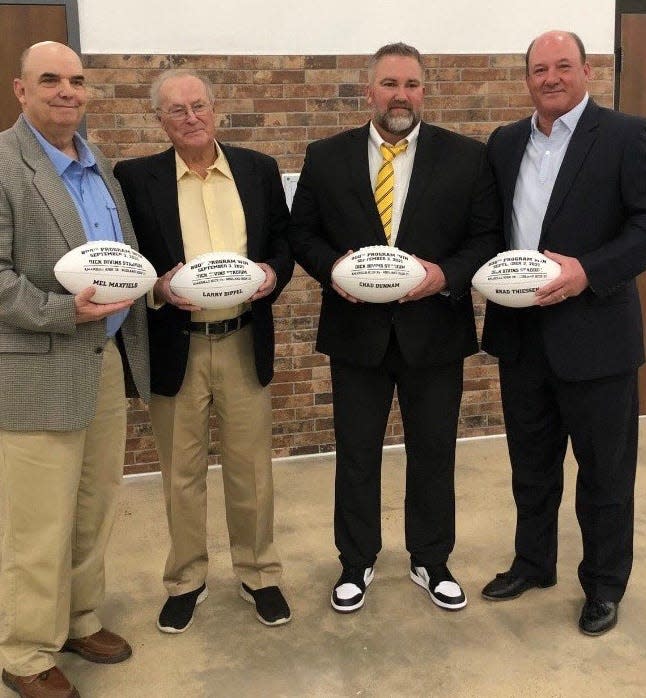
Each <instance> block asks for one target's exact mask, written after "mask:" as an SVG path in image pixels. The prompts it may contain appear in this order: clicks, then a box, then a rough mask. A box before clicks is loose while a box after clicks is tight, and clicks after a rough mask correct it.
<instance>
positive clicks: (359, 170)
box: [339, 122, 387, 245]
mask: <svg viewBox="0 0 646 698" xmlns="http://www.w3.org/2000/svg"><path fill="white" fill-rule="evenodd" d="M348 137H349V141H350V142H349V145H348V153H347V158H346V163H347V164H348V168H349V170H350V181H351V182H352V188H353V190H354V192H355V194H356V195H357V198H358V199H359V202H360V203H361V206H362V207H363V210H364V213H365V215H366V221H367V222H368V224H369V227H370V229H371V231H372V232H373V233H374V237H375V244H379V245H385V244H387V242H386V234H385V233H384V227H383V225H382V223H381V218H379V211H377V204H376V203H375V194H374V191H373V189H372V182H371V181H370V165H369V162H368V138H369V137H370V122H368V123H367V124H366V125H365V126H362V127H361V128H358V129H355V130H353V131H350V132H349V133H348ZM339 174H340V173H339Z"/></svg>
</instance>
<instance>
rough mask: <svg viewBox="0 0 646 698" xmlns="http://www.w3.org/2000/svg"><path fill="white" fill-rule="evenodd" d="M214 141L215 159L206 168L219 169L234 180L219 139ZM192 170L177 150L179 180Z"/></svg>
mask: <svg viewBox="0 0 646 698" xmlns="http://www.w3.org/2000/svg"><path fill="white" fill-rule="evenodd" d="M214 142H215V160H214V161H213V163H212V164H211V165H209V166H208V167H207V168H206V169H207V171H208V172H209V173H211V172H214V171H215V170H217V171H218V172H220V173H221V174H223V175H224V176H225V177H228V178H229V179H231V180H232V179H233V174H232V173H231V168H230V167H229V161H228V160H227V158H226V156H225V154H224V151H223V150H222V148H220V144H219V143H218V142H217V141H214ZM190 171H191V170H190V169H189V167H188V165H187V164H186V163H185V162H184V160H183V159H182V157H181V156H180V154H179V153H178V152H177V151H175V175H176V177H177V181H178V182H179V180H180V179H182V177H184V176H185V175H186V174H188V173H189V172H190Z"/></svg>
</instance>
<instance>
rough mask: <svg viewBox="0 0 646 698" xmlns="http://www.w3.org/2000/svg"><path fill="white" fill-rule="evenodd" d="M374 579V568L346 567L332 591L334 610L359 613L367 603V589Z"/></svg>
mask: <svg viewBox="0 0 646 698" xmlns="http://www.w3.org/2000/svg"><path fill="white" fill-rule="evenodd" d="M374 578H375V568H374V567H361V568H357V567H344V568H343V572H342V573H341V576H340V577H339V579H338V581H337V583H336V584H335V585H334V589H333V591H332V598H331V599H330V602H331V603H332V608H333V609H334V610H335V611H338V612H339V613H352V611H358V610H359V609H360V608H361V607H362V606H363V602H364V601H365V598H366V589H367V588H368V586H369V585H370V582H372V580H373V579H374Z"/></svg>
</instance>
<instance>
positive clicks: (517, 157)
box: [483, 100, 646, 380]
mask: <svg viewBox="0 0 646 698" xmlns="http://www.w3.org/2000/svg"><path fill="white" fill-rule="evenodd" d="M529 136H530V119H524V120H522V121H519V122H516V123H514V124H511V125H509V126H503V127H501V128H499V129H497V130H496V131H494V133H493V134H492V135H491V138H490V140H489V145H488V154H489V159H490V162H491V165H492V167H493V170H494V174H495V177H496V182H497V185H498V188H499V192H500V196H501V197H502V201H503V207H504V214H503V215H504V231H505V237H506V241H507V245H508V246H509V244H510V240H511V217H512V204H513V198H514V190H515V187H516V179H517V177H518V171H519V169H520V164H521V160H522V158H523V154H524V152H525V147H526V145H527V141H528V139H529ZM545 249H547V250H550V251H551V252H558V253H560V254H563V255H568V256H572V257H576V258H577V259H578V260H579V261H580V262H581V265H582V266H583V269H584V270H585V272H586V274H587V277H588V281H589V283H590V286H589V288H587V289H586V290H585V291H584V292H583V293H581V294H580V295H578V296H576V297H572V298H569V299H568V300H566V301H564V302H563V303H559V304H557V305H554V306H551V307H546V308H541V309H540V310H538V311H534V312H535V313H536V316H537V319H538V321H539V322H540V323H541V329H542V334H543V339H544V344H545V351H546V353H547V357H548V359H549V362H550V365H551V367H552V369H553V370H554V372H555V373H556V375H557V376H559V377H560V378H562V379H564V380H589V379H595V378H601V377H604V376H610V375H617V374H619V373H623V372H626V371H629V370H633V369H635V368H636V367H637V366H638V365H639V364H640V363H642V361H643V360H644V344H643V336H642V323H641V311H640V305H639V296H638V293H637V287H636V283H635V277H636V276H637V275H638V274H639V273H640V272H641V271H643V270H644V268H646V122H645V121H644V120H643V119H638V118H636V117H631V116H627V115H626V114H621V113H619V112H615V111H612V110H609V109H604V108H601V107H599V106H598V105H597V104H595V103H594V102H593V101H592V100H590V101H589V103H588V105H587V106H586V109H585V110H584V112H583V114H582V115H581V118H580V120H579V123H578V125H577V127H576V129H575V131H574V133H573V135H572V139H571V140H570V143H569V146H568V149H567V152H566V154H565V158H564V159H563V163H562V165H561V169H560V171H559V174H558V177H557V179H556V182H555V184H554V189H553V192H552V197H551V199H550V201H549V205H548V207H547V211H546V214H545V219H544V221H543V227H542V231H541V238H540V243H539V250H541V251H542V250H545ZM523 312H525V311H524V310H518V309H513V308H504V307H502V306H499V305H496V304H495V303H488V304H487V311H486V317H485V326H484V331H483V348H484V349H485V350H486V351H487V352H489V353H490V354H493V355H494V356H498V357H500V358H502V359H505V360H509V361H513V360H514V359H516V357H517V356H518V352H519V349H520V345H521V335H520V330H519V319H520V317H521V314H522V313H523Z"/></svg>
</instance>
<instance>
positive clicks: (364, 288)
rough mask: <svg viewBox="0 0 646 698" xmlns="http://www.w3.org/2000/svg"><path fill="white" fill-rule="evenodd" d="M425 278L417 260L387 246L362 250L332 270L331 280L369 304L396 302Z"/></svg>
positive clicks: (343, 260) (346, 258)
mask: <svg viewBox="0 0 646 698" xmlns="http://www.w3.org/2000/svg"><path fill="white" fill-rule="evenodd" d="M425 276H426V271H425V269H424V267H423V266H422V265H421V264H420V263H419V262H418V261H417V260H416V259H415V258H414V257H412V256H411V255H409V254H408V253H407V252H403V251H402V250H400V249H397V248H396V247H389V246H388V245H372V246H370V247H362V248H361V249H359V250H357V251H356V252H353V253H352V254H351V255H348V256H347V257H345V258H344V259H342V260H341V261H340V262H339V263H338V264H337V265H336V266H335V267H334V269H333V270H332V280H333V281H334V283H336V284H337V286H339V287H340V288H342V289H343V290H344V291H345V292H346V293H349V294H350V295H351V296H354V297H355V298H358V299H359V300H362V301H368V302H369V303H390V302H391V301H397V300H399V299H400V298H403V297H404V296H405V295H406V294H407V293H408V292H409V291H411V290H412V289H414V288H415V286H418V285H419V284H420V283H421V282H422V281H423V280H424V277H425Z"/></svg>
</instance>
